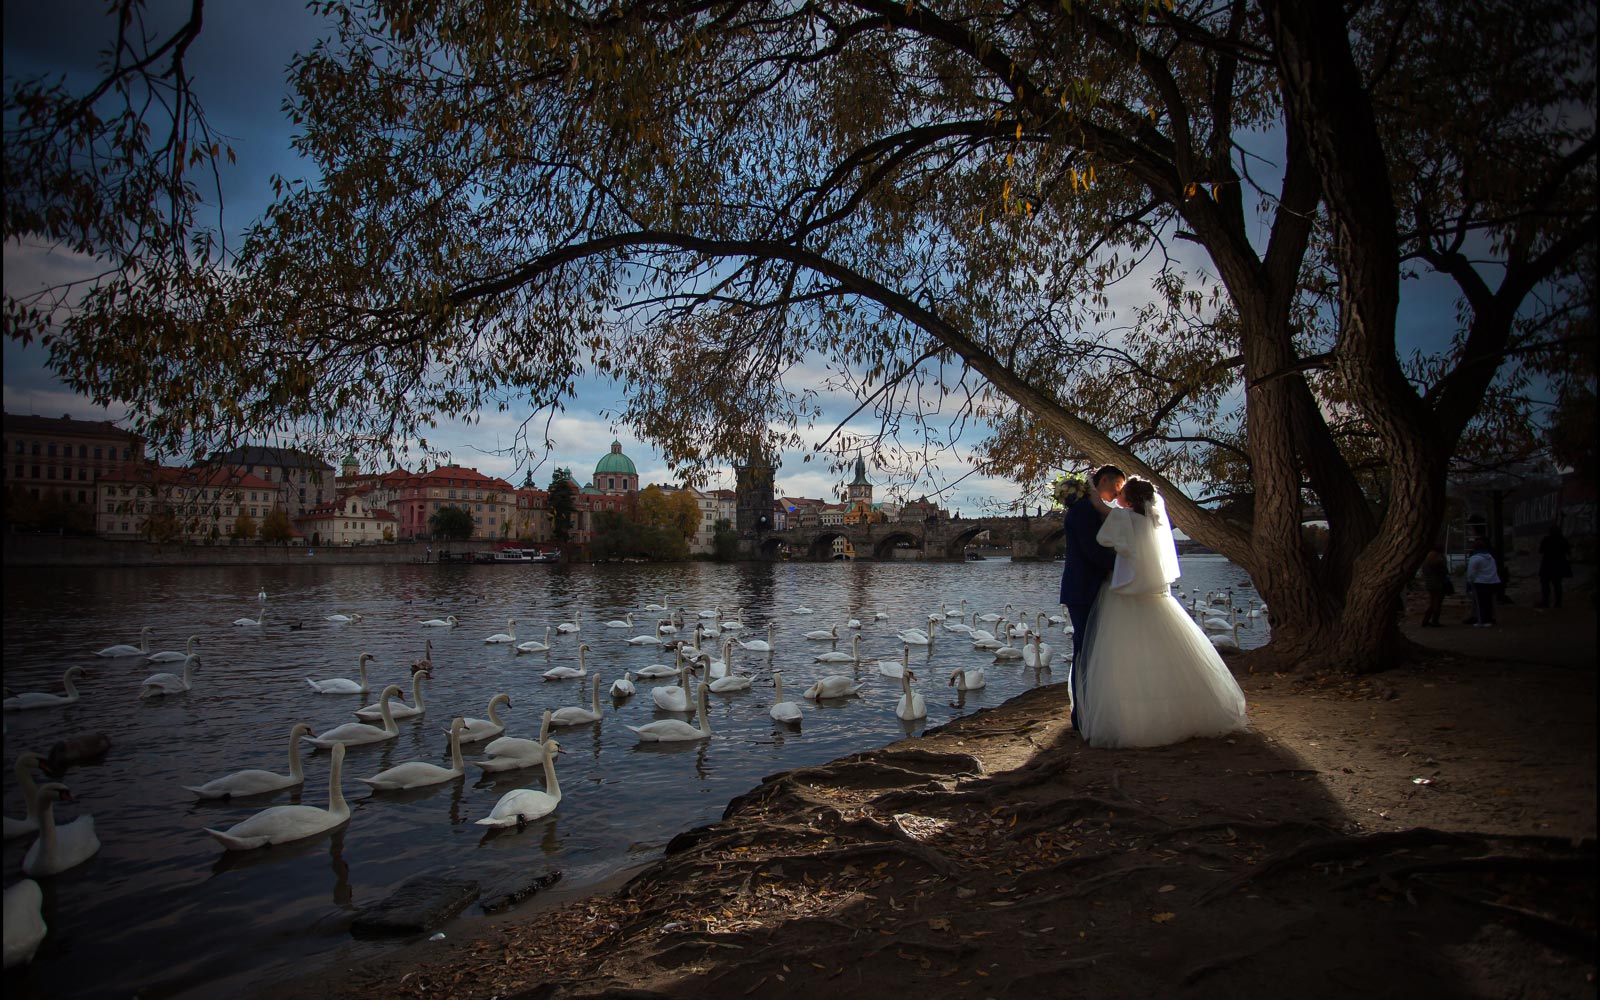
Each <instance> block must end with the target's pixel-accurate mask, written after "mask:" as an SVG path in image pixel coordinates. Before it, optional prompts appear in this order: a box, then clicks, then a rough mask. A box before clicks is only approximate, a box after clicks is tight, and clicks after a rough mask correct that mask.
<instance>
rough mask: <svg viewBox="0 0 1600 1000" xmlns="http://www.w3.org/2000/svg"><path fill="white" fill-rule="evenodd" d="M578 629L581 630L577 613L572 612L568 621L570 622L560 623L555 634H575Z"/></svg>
mask: <svg viewBox="0 0 1600 1000" xmlns="http://www.w3.org/2000/svg"><path fill="white" fill-rule="evenodd" d="M580 628H582V626H581V625H580V624H579V623H578V613H577V612H576V611H574V612H573V613H572V621H570V622H562V623H561V624H560V625H557V626H556V631H557V632H576V631H578V630H579V629H580Z"/></svg>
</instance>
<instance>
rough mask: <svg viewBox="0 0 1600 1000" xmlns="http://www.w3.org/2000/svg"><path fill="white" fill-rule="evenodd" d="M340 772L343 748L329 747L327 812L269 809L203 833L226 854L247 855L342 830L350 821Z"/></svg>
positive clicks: (338, 745)
mask: <svg viewBox="0 0 1600 1000" xmlns="http://www.w3.org/2000/svg"><path fill="white" fill-rule="evenodd" d="M343 770H344V744H343V743H335V744H334V745H333V768H332V770H330V771H329V772H328V808H326V809H318V808H317V807H316V806H271V807H269V808H267V809H263V810H261V811H260V812H258V813H256V814H255V815H254V816H251V817H250V818H249V819H247V820H244V821H243V822H240V823H235V824H234V825H233V826H230V827H228V829H226V830H212V829H210V828H207V829H206V832H207V833H209V834H211V836H213V837H215V838H217V842H218V843H220V844H221V845H222V846H223V847H225V848H227V849H228V850H230V851H249V850H253V849H255V848H257V847H265V846H267V845H268V844H287V843H289V842H291V841H295V840H304V839H305V838H307V837H315V836H316V835H317V834H319V833H323V832H326V831H328V830H332V829H334V828H336V827H339V826H343V825H344V824H345V823H347V822H349V820H350V807H349V806H348V805H346V804H345V801H344V789H343V788H341V787H340V784H339V779H340V776H341V775H342V773H343Z"/></svg>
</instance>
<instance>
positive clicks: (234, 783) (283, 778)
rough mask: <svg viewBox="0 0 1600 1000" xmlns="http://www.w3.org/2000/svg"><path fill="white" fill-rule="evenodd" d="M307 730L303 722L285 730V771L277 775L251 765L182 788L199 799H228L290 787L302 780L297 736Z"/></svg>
mask: <svg viewBox="0 0 1600 1000" xmlns="http://www.w3.org/2000/svg"><path fill="white" fill-rule="evenodd" d="M310 732H311V727H310V726H308V725H306V724H305V723H304V722H297V723H295V725H294V728H293V729H290V730H289V773H288V774H278V773H277V772H276V771H263V770H260V769H258V768H251V769H250V770H246V771H235V772H233V773H232V774H229V775H225V776H223V777H221V778H213V779H212V780H211V781H208V782H206V783H205V784H203V785H184V786H183V787H184V789H185V790H186V791H190V792H193V793H194V794H195V796H196V797H197V798H201V799H231V798H233V797H234V796H236V795H237V796H241V797H242V796H245V795H261V794H263V793H266V792H280V791H282V790H284V789H285V788H294V787H295V786H297V785H303V784H305V782H306V776H305V772H304V771H303V770H301V767H300V737H302V736H305V735H306V734H308V733H310Z"/></svg>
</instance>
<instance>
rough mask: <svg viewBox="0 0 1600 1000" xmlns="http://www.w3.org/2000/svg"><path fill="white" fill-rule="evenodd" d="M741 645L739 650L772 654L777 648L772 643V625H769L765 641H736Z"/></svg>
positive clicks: (769, 623)
mask: <svg viewBox="0 0 1600 1000" xmlns="http://www.w3.org/2000/svg"><path fill="white" fill-rule="evenodd" d="M734 641H735V642H738V643H739V648H740V649H743V650H746V651H747V652H751V653H770V652H772V651H773V650H774V649H775V648H776V647H775V646H774V645H773V641H772V623H771V622H768V623H767V637H766V638H765V639H751V640H750V641H749V642H742V641H740V640H738V639H735V640H734Z"/></svg>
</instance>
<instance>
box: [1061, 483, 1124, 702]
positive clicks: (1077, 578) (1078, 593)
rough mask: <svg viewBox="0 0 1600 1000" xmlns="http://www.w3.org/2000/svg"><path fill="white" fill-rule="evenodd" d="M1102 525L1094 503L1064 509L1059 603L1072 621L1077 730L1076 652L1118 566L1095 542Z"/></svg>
mask: <svg viewBox="0 0 1600 1000" xmlns="http://www.w3.org/2000/svg"><path fill="white" fill-rule="evenodd" d="M1102 523H1104V522H1103V520H1102V518H1101V517H1100V512H1099V511H1098V510H1096V509H1095V506H1094V501H1092V500H1090V499H1089V498H1088V497H1084V498H1083V499H1082V500H1079V501H1078V502H1077V503H1075V504H1073V505H1072V506H1071V507H1068V508H1067V537H1066V543H1067V559H1066V565H1065V566H1063V567H1062V569H1061V603H1062V604H1065V605H1066V606H1067V615H1068V616H1069V617H1071V619H1072V727H1073V728H1074V729H1077V728H1078V704H1079V702H1080V701H1081V700H1082V691H1083V680H1084V678H1083V672H1082V671H1081V670H1080V669H1079V666H1080V664H1079V663H1078V651H1079V650H1080V649H1082V648H1083V645H1084V643H1085V642H1086V641H1088V638H1089V634H1088V628H1087V626H1088V622H1089V610H1090V609H1091V608H1093V607H1094V599H1095V597H1096V596H1098V595H1099V593H1100V585H1101V584H1103V583H1105V581H1106V577H1108V576H1110V575H1111V570H1112V568H1113V567H1114V566H1115V565H1116V562H1117V553H1116V550H1115V549H1108V548H1106V547H1105V546H1104V545H1101V544H1100V543H1099V542H1098V541H1096V540H1095V536H1097V535H1098V534H1100V525H1101V524H1102Z"/></svg>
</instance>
